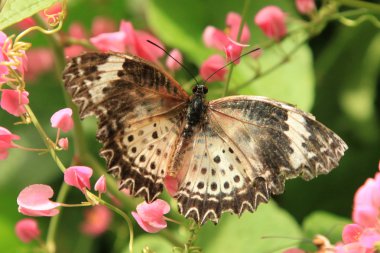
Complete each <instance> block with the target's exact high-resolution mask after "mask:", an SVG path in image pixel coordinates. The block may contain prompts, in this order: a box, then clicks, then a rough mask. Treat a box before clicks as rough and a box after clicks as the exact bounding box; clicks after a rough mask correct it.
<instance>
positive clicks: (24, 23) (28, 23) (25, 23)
mask: <svg viewBox="0 0 380 253" xmlns="http://www.w3.org/2000/svg"><path fill="white" fill-rule="evenodd" d="M35 25H36V21H35V20H34V19H33V18H31V17H29V18H26V19H23V20H21V21H20V22H18V23H17V24H16V26H17V27H18V28H19V29H20V30H26V29H28V28H29V27H32V26H35Z"/></svg>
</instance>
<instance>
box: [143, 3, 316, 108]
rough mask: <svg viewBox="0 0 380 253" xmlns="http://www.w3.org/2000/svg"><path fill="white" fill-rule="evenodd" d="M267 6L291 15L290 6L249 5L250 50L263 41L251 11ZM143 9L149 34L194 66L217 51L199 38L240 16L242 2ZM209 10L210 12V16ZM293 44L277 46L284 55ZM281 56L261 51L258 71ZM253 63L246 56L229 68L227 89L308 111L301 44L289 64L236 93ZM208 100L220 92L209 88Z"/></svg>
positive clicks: (309, 63)
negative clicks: (230, 15) (232, 13)
mask: <svg viewBox="0 0 380 253" xmlns="http://www.w3.org/2000/svg"><path fill="white" fill-rule="evenodd" d="M271 2H272V3H273V4H275V5H278V6H280V7H281V8H282V9H284V10H285V12H286V13H288V14H289V15H293V16H294V15H297V14H295V12H294V6H293V5H292V3H289V2H286V1H281V2H279V1H251V5H250V8H249V10H248V15H247V24H248V26H249V27H250V30H251V37H252V40H251V41H250V42H249V43H250V44H252V45H260V43H261V42H263V41H265V40H266V38H264V37H263V35H262V32H261V31H260V30H259V29H258V28H257V27H256V26H255V25H254V24H253V22H252V20H253V17H254V16H255V14H256V13H257V11H258V10H259V9H260V8H262V7H263V6H264V5H269V4H271ZM147 4H148V6H147V19H148V23H149V25H150V27H151V28H152V29H153V31H154V32H155V33H156V34H157V35H158V36H159V38H160V39H162V40H163V41H164V42H165V43H166V44H167V45H169V46H171V47H176V48H179V49H180V50H181V51H182V52H184V54H185V56H186V57H185V59H190V60H191V61H193V62H195V63H196V64H197V65H198V66H200V65H201V63H202V62H203V61H204V60H205V59H206V58H207V57H209V56H210V55H212V54H215V53H219V54H222V55H223V54H224V52H218V51H216V50H213V49H209V48H206V46H205V45H204V44H203V42H202V33H203V30H204V29H205V27H206V26H208V25H212V26H216V27H218V28H220V29H224V28H225V23H224V22H225V18H226V15H227V13H228V12H230V11H235V12H238V13H241V11H242V8H243V2H242V1H229V2H220V1H216V0H210V1H207V2H205V1H200V0H194V1H175V0H165V1H164V0H155V1H149V2H148V3H147ZM211 10H212V11H211ZM296 45H297V41H295V39H288V40H286V41H284V42H282V43H281V46H282V47H283V48H284V49H285V50H286V51H290V50H291V49H292V48H294V47H295V46H296ZM283 57H284V56H283V55H282V51H281V49H280V48H279V47H278V46H274V47H273V48H271V49H265V50H264V53H263V56H262V57H261V58H260V59H259V61H260V65H261V66H262V68H263V69H268V68H269V67H270V66H273V65H275V64H276V63H277V62H279V61H280V60H281V59H282V58H283ZM254 64H255V62H253V60H252V59H251V57H250V56H246V57H245V59H243V60H242V62H241V63H240V64H239V65H237V66H236V67H235V68H234V72H233V78H232V83H231V85H230V90H233V91H234V93H237V94H245V95H260V96H267V97H271V98H274V99H278V100H281V101H285V102H288V103H292V104H296V105H297V106H298V107H300V108H301V109H303V110H307V111H309V110H310V109H311V107H312V105H313V102H314V85H315V78H314V68H313V58H312V54H311V51H310V49H309V47H308V46H307V45H306V44H305V45H304V46H302V47H300V49H299V50H298V51H297V53H295V54H294V55H292V57H290V59H289V61H288V62H286V63H284V64H282V65H281V66H280V67H279V68H278V69H276V70H275V71H272V72H270V73H269V74H268V75H265V76H263V77H262V78H260V79H258V80H257V81H255V82H252V83H249V84H248V85H247V86H246V87H244V88H240V89H236V87H240V85H241V84H243V83H245V82H246V81H247V80H250V79H251V78H252V77H253V76H254V73H255V72H254V70H253V68H252V65H254ZM209 90H210V95H209V97H208V98H209V99H214V98H217V97H221V96H222V94H223V87H220V86H218V85H217V84H212V85H210V89H209Z"/></svg>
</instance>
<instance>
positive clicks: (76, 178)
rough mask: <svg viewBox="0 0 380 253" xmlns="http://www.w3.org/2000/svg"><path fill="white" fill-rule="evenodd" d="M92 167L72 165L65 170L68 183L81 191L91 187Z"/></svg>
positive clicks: (65, 178)
mask: <svg viewBox="0 0 380 253" xmlns="http://www.w3.org/2000/svg"><path fill="white" fill-rule="evenodd" d="M91 176H92V169H91V168H90V167H86V166H71V167H69V168H68V169H67V170H65V172H64V180H65V182H66V184H68V185H71V186H74V187H76V188H78V189H79V190H81V191H84V189H85V188H87V189H91V184H90V177H91Z"/></svg>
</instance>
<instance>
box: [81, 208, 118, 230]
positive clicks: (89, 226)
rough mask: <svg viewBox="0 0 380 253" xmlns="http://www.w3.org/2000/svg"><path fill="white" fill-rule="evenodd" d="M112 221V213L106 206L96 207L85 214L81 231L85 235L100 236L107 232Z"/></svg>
mask: <svg viewBox="0 0 380 253" xmlns="http://www.w3.org/2000/svg"><path fill="white" fill-rule="evenodd" d="M111 220H112V212H111V211H110V210H109V209H108V208H107V207H105V206H102V205H96V206H94V207H91V208H90V209H87V210H86V211H85V212H84V221H83V223H82V224H81V226H80V229H81V231H82V233H84V234H87V235H91V236H98V235H101V234H102V233H104V232H105V231H107V229H108V227H109V225H110V223H111Z"/></svg>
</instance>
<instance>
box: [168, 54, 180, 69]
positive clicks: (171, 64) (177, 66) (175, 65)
mask: <svg viewBox="0 0 380 253" xmlns="http://www.w3.org/2000/svg"><path fill="white" fill-rule="evenodd" d="M170 55H171V56H172V57H173V58H174V59H176V60H177V61H179V62H180V63H182V54H181V52H180V51H179V50H178V49H173V50H172V51H170ZM166 67H168V69H170V70H172V71H176V70H178V69H180V68H181V65H180V64H179V63H178V62H176V61H175V60H173V59H172V58H171V57H168V58H166Z"/></svg>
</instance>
